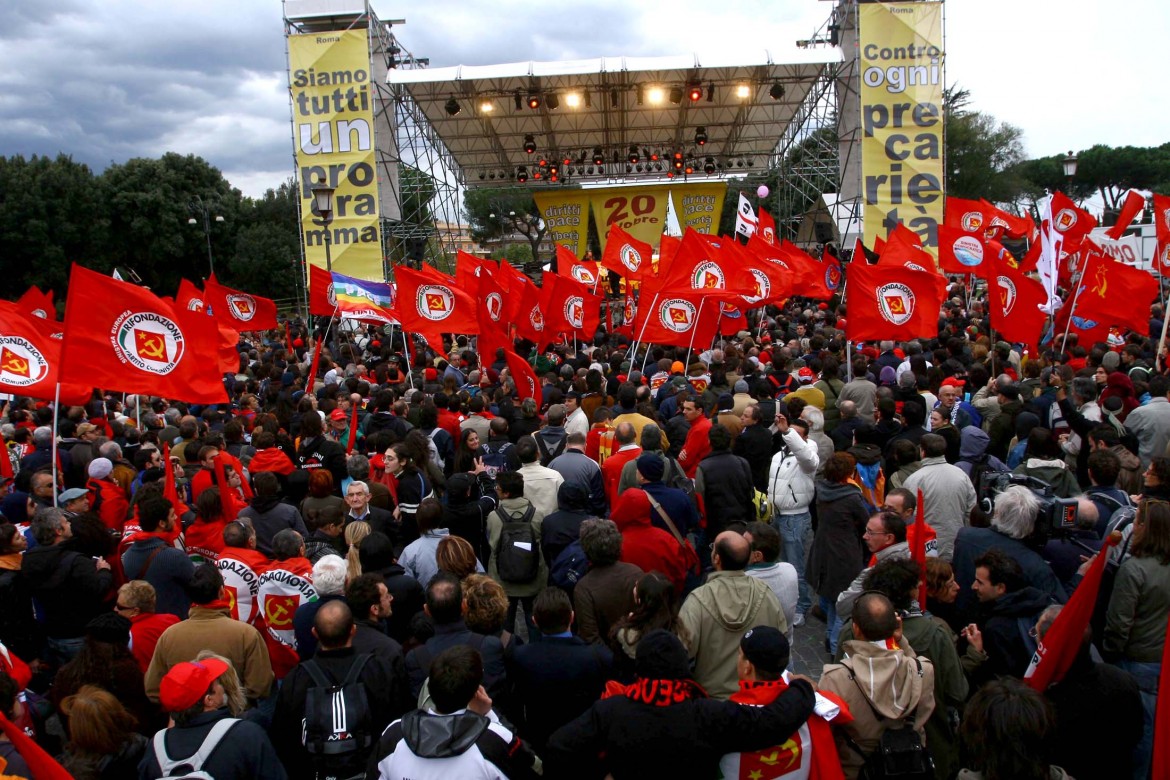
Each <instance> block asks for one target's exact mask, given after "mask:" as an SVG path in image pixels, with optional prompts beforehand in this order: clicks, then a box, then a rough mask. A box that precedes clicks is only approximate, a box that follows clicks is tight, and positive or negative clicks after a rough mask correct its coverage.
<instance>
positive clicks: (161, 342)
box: [134, 330, 167, 362]
mask: <svg viewBox="0 0 1170 780" xmlns="http://www.w3.org/2000/svg"><path fill="white" fill-rule="evenodd" d="M134 334H135V336H136V337H137V339H138V354H139V355H141V356H142V357H144V358H147V359H149V360H158V361H161V362H166V359H167V342H166V339H164V338H163V337H162V335H160V334H158V333H146V332H143V331H141V330H137V331H135V332H134Z"/></svg>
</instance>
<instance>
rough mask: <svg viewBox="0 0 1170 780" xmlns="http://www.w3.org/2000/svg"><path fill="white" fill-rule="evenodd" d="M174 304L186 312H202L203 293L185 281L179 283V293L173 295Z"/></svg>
mask: <svg viewBox="0 0 1170 780" xmlns="http://www.w3.org/2000/svg"><path fill="white" fill-rule="evenodd" d="M175 304H176V305H177V306H178V307H179V308H180V309H186V310H187V311H203V293H201V292H199V288H198V287H196V286H195V285H194V284H193V283H192V282H190V281H188V280H187V279H183V280H181V281H180V282H179V291H178V292H177V293H175Z"/></svg>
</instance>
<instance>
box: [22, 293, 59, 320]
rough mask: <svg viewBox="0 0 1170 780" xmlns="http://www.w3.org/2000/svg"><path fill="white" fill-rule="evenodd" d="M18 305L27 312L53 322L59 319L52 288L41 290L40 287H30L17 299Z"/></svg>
mask: <svg viewBox="0 0 1170 780" xmlns="http://www.w3.org/2000/svg"><path fill="white" fill-rule="evenodd" d="M16 305H17V307H18V308H19V309H21V310H22V311H24V312H25V313H27V314H31V315H32V316H34V317H39V318H40V319H42V320H49V321H50V322H53V321H56V319H57V307H56V306H55V305H54V304H53V291H52V290H47V291H46V292H41V290H40V288H39V287H36V286H33V287H30V288H28V290H26V291H25V293H24V295H22V296H20V298H18V299H17V300H16Z"/></svg>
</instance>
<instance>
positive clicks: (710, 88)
mask: <svg viewBox="0 0 1170 780" xmlns="http://www.w3.org/2000/svg"><path fill="white" fill-rule="evenodd" d="M714 100H715V85H714V84H708V85H707V102H708V103H711V102H713V101H714Z"/></svg>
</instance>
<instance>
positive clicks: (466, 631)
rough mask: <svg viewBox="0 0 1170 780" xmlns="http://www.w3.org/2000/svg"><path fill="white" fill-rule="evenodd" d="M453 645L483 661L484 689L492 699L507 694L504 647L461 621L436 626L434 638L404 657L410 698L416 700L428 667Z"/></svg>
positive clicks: (427, 673) (428, 672)
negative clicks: (477, 656)
mask: <svg viewBox="0 0 1170 780" xmlns="http://www.w3.org/2000/svg"><path fill="white" fill-rule="evenodd" d="M456 645H467V646H468V647H471V648H473V649H475V650H478V651H479V654H480V655H481V656H482V657H483V687H484V688H485V689H486V690H487V692H488V695H489V696H491V697H492V698H493V699H495V698H497V697H498V696H499V695H500V694H506V688H505V686H506V684H507V680H508V673H507V670H506V669H505V667H504V646H503V645H502V644H501V643H500V640H499V639H497V638H496V637H494V636H484V635H483V634H477V633H475V632H474V631H472V630H471V629H470V628H468V627H467V624H466V623H464V622H463V621H462V620H458V621H456V622H454V623H444V624H439V625H436V626H435V635H434V636H433V637H431V638H430V639H428V640H427V641H426V644H425V645H423V646H422V647H416V648H414V649H413V650H411V651H410V652H409V653H407V654H406V675H407V677H408V678H409V679H410V694H411V695H412V696H415V697H417V696H418V694H419V691H421V690H422V686H423V683H424V682H426V679H427V676H428V675H429V674H430V672H431V663H432V662H434V660H435V659H436V658H438V657H439V656H440V655H441V654H442V652H443V651H444V650H446V649H447V648H449V647H455V646H456Z"/></svg>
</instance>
